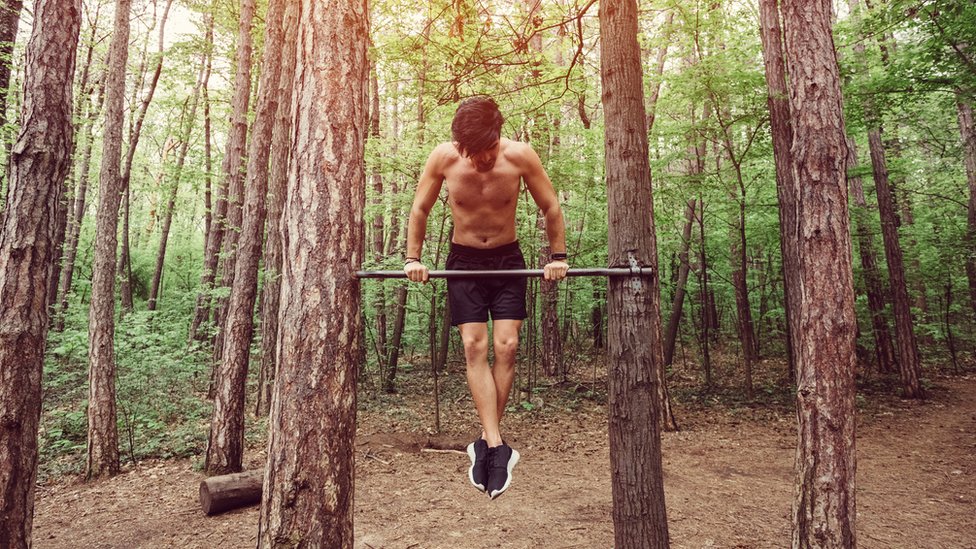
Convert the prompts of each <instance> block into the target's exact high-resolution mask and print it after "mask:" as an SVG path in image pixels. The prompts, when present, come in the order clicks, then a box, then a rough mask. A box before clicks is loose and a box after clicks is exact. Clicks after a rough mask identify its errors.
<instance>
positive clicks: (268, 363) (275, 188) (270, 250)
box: [256, 2, 298, 417]
mask: <svg viewBox="0 0 976 549" xmlns="http://www.w3.org/2000/svg"><path fill="white" fill-rule="evenodd" d="M283 25H284V29H285V42H284V43H285V46H284V49H283V50H282V53H283V57H282V59H281V77H280V78H279V79H278V112H277V113H276V114H275V127H274V130H273V136H272V138H271V173H270V175H269V177H268V199H267V200H268V220H267V224H266V225H267V227H266V229H265V242H264V286H263V287H262V288H261V371H260V372H259V374H258V398H257V404H256V409H257V415H258V416H259V417H264V416H266V415H268V413H269V412H270V411H271V391H272V389H273V388H274V380H275V376H276V372H277V370H278V368H277V364H278V361H277V357H276V350H275V347H276V345H277V341H278V309H279V306H280V305H279V304H280V302H281V299H280V298H281V271H282V264H281V257H282V253H283V250H282V241H281V215H282V208H283V207H284V204H285V193H286V192H287V190H288V169H289V166H290V163H291V162H290V161H291V128H292V122H291V97H292V83H293V82H294V80H295V55H296V53H297V50H296V45H295V42H296V40H297V36H298V6H297V4H294V3H293V2H290V3H289V4H288V6H287V8H286V9H285V20H284V23H283Z"/></svg>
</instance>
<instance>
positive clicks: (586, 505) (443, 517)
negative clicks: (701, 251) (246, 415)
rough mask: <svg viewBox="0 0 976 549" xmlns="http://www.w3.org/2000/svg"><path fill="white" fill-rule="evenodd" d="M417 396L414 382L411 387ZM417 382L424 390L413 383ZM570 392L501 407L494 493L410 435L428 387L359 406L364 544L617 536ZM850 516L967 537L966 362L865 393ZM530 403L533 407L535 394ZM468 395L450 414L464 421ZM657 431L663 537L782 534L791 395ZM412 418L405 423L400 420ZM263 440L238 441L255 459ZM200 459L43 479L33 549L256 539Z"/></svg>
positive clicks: (455, 423)
mask: <svg viewBox="0 0 976 549" xmlns="http://www.w3.org/2000/svg"><path fill="white" fill-rule="evenodd" d="M415 394H416V393H415ZM420 394H422V393H420ZM599 400H600V399H587V398H580V399H575V400H571V401H566V402H560V403H555V404H549V403H537V407H536V409H535V410H533V411H531V412H527V411H526V412H519V413H512V414H509V416H507V417H506V421H505V426H506V429H507V431H506V438H507V440H508V442H509V443H510V444H511V445H512V446H514V447H515V448H517V449H518V450H519V451H520V452H521V453H522V461H521V462H520V463H519V465H518V467H516V469H515V472H514V478H513V484H512V487H511V489H510V490H509V491H508V492H506V493H505V494H504V495H503V496H501V497H500V498H499V499H497V500H495V501H490V500H489V499H488V498H487V497H486V496H484V495H483V494H481V493H479V492H477V491H476V490H475V489H474V488H472V487H471V486H470V485H469V484H468V481H467V478H466V472H467V467H468V458H467V456H466V455H463V454H460V453H451V452H447V453H437V452H429V451H417V448H416V446H411V443H412V442H415V441H416V440H418V439H423V438H425V437H424V433H422V432H418V431H420V430H421V429H419V427H418V425H417V418H418V417H424V418H426V417H427V416H429V412H430V410H429V407H424V405H423V404H422V403H420V404H416V405H415V406H412V407H411V406H408V405H407V404H405V401H404V400H396V399H394V400H391V401H389V402H387V403H385V405H383V406H373V407H371V408H370V407H367V410H366V411H364V412H361V413H360V429H359V436H358V438H357V457H356V467H357V470H356V475H357V477H356V511H355V514H356V515H355V528H356V547H357V548H373V549H378V548H390V549H394V548H399V549H407V548H455V547H462V548H480V547H503V548H534V547H546V548H570V547H579V548H605V547H612V545H613V530H612V522H611V519H610V509H611V495H610V472H609V448H608V439H607V426H606V413H605V406H604V405H603V404H602V403H601V402H599ZM859 402H860V404H861V406H860V407H861V412H860V415H859V425H858V439H857V452H858V465H857V470H858V475H857V509H858V518H857V532H858V544H859V545H860V547H862V548H879V549H880V548H899V547H905V548H919V547H921V548H930V549H934V548H953V549H957V548H961V549H965V548H970V549H972V548H976V376H974V375H969V376H962V377H954V378H936V379H935V380H934V387H933V388H932V390H931V398H930V399H929V400H927V401H925V402H922V403H918V402H907V401H901V400H899V399H897V398H893V397H877V396H874V395H872V396H871V398H870V399H869V400H867V401H864V400H863V399H859ZM538 404H541V406H538ZM468 410H470V401H469V400H468V401H465V399H464V398H463V397H460V398H459V399H458V400H455V401H453V403H452V402H450V401H448V405H447V406H446V407H445V411H444V418H443V419H442V424H443V426H444V430H445V431H447V432H448V433H449V434H453V435H455V436H461V437H466V436H468V434H469V433H470V434H474V432H475V431H474V425H473V424H472V420H473V418H472V417H471V415H472V414H471V413H470V412H468ZM676 413H677V414H678V418H679V420H680V422H681V426H682V430H681V431H679V432H675V433H666V434H664V435H663V451H664V469H665V486H666V498H667V510H668V522H669V529H670V535H671V541H672V546H673V547H676V548H691V547H695V548H698V547H739V548H746V547H750V548H752V547H756V548H758V547H771V548H772V547H786V546H788V545H789V536H790V502H791V499H792V485H793V479H792V467H793V453H794V443H795V435H794V424H793V422H794V419H793V415H792V412H791V411H790V409H789V407H788V406H780V407H768V406H762V407H760V406H757V407H750V406H747V405H743V406H729V405H722V406H706V405H704V403H702V402H699V403H697V404H694V405H691V404H689V405H687V406H680V405H679V406H676ZM411 430H412V432H411ZM263 458H264V456H263V455H262V452H261V450H260V448H256V449H254V450H253V451H252V452H250V453H249V455H248V463H247V465H248V466H249V467H251V468H255V467H259V466H261V465H262V462H263ZM197 466H198V461H195V460H174V461H163V462H155V463H148V462H143V463H141V464H139V465H136V466H132V467H129V468H128V469H127V471H126V472H125V473H124V474H122V475H120V476H118V477H116V478H113V479H110V480H106V481H102V482H96V483H92V484H83V483H81V482H80V481H79V480H78V479H62V480H61V481H59V482H58V483H54V484H50V485H46V486H40V487H39V488H38V499H37V506H36V515H35V521H34V547H37V548H41V549H43V548H70V547H79V548H81V547H84V548H103V547H105V548H107V547H126V548H130V547H141V548H160V547H180V548H182V547H194V548H214V547H221V548H223V547H228V548H229V547H253V546H254V545H255V539H256V530H257V526H256V525H257V520H258V509H257V508H256V507H252V508H249V509H243V510H238V511H233V512H229V513H226V514H224V515H220V516H216V517H205V516H204V515H203V514H202V512H201V511H200V508H199V504H198V501H197V489H198V484H199V481H200V480H201V479H202V478H203V475H202V474H201V473H200V472H198V471H197V468H198V467H197Z"/></svg>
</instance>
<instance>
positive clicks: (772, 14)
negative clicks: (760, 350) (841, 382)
mask: <svg viewBox="0 0 976 549" xmlns="http://www.w3.org/2000/svg"><path fill="white" fill-rule="evenodd" d="M759 22H760V30H761V37H762V44H763V64H764V65H765V69H766V88H767V90H768V92H769V93H768V96H767V99H766V104H767V105H768V106H769V125H770V128H771V130H772V135H773V160H774V162H775V165H776V194H777V198H778V200H779V226H780V253H781V255H782V262H783V288H784V292H783V309H784V310H785V311H786V349H787V351H786V357H787V361H788V364H789V369H790V372H791V377H792V376H793V372H795V370H796V366H795V365H796V360H795V359H794V357H793V343H792V341H793V336H794V334H795V333H796V331H797V330H798V327H797V326H796V324H795V320H797V319H798V318H799V317H797V316H796V315H791V314H790V307H791V304H793V303H798V302H799V301H800V294H799V290H800V287H799V285H798V284H797V283H796V282H794V281H793V280H791V278H792V277H793V276H795V274H794V273H796V272H797V269H798V262H799V258H798V257H797V255H796V254H797V250H796V249H795V248H793V247H792V246H791V245H789V244H788V243H787V241H786V239H785V238H784V236H783V235H785V234H786V231H787V230H788V228H790V227H793V226H795V225H796V195H795V193H794V190H793V159H792V156H790V147H792V146H793V125H792V122H791V121H790V100H789V96H790V92H789V88H788V87H787V84H786V62H785V59H784V57H783V31H782V27H781V25H780V14H779V0H760V2H759Z"/></svg>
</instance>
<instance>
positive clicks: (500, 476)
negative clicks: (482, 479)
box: [485, 443, 520, 499]
mask: <svg viewBox="0 0 976 549" xmlns="http://www.w3.org/2000/svg"><path fill="white" fill-rule="evenodd" d="M519 457H520V456H519V453H518V451H517V450H513V449H512V447H511V446H509V445H508V444H504V443H503V444H502V445H501V446H496V447H495V448H489V449H488V484H487V485H486V486H485V491H486V492H488V497H490V498H491V499H495V498H497V497H498V496H500V495H502V492H504V491H505V490H508V486H509V485H510V484H511V483H512V469H514V468H515V464H516V463H518V461H519Z"/></svg>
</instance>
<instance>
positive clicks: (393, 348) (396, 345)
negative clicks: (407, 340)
mask: <svg viewBox="0 0 976 549" xmlns="http://www.w3.org/2000/svg"><path fill="white" fill-rule="evenodd" d="M394 304H395V309H396V319H395V320H394V322H393V337H392V339H390V349H389V356H388V357H387V359H386V375H385V376H384V378H383V390H384V391H386V392H387V393H395V392H396V385H395V383H396V374H397V365H398V362H399V361H400V343H401V341H402V339H403V325H404V323H405V322H406V318H407V287H406V285H403V284H401V285H400V286H397V289H396V300H395V301H394Z"/></svg>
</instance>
